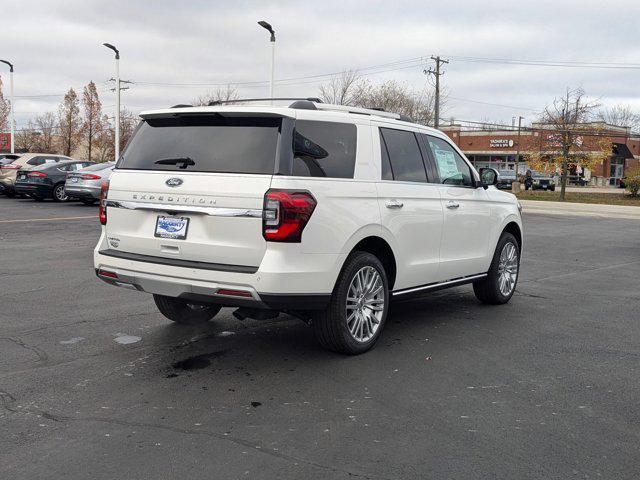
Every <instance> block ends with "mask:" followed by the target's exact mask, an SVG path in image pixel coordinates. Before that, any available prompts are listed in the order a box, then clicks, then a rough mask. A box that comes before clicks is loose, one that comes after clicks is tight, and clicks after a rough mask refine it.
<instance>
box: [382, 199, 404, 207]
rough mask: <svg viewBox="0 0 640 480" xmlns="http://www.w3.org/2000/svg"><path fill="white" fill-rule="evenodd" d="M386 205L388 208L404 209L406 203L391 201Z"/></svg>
mask: <svg viewBox="0 0 640 480" xmlns="http://www.w3.org/2000/svg"><path fill="white" fill-rule="evenodd" d="M386 205H387V208H402V207H403V205H404V203H402V202H399V201H398V200H389V201H388V202H387V203H386Z"/></svg>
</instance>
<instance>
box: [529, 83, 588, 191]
mask: <svg viewBox="0 0 640 480" xmlns="http://www.w3.org/2000/svg"><path fill="white" fill-rule="evenodd" d="M596 108H598V104H596V103H594V102H590V101H589V100H588V99H587V98H586V96H585V93H584V91H583V90H582V89H581V88H577V89H575V90H570V89H567V92H566V95H565V96H564V97H561V98H556V99H555V100H554V101H553V103H552V104H551V105H548V106H547V107H546V108H545V109H544V112H543V113H542V117H541V122H542V123H543V124H544V127H545V128H548V129H550V130H552V131H553V133H554V141H555V142H556V143H557V145H558V146H559V147H560V148H561V150H562V156H561V157H560V160H561V161H560V165H561V177H560V179H561V180H560V181H561V183H560V185H561V187H560V201H564V199H565V190H566V188H567V175H568V174H569V162H570V160H571V158H572V156H573V155H574V154H575V153H576V152H579V151H580V150H581V146H582V143H583V135H584V125H583V124H584V123H586V122H587V121H589V120H590V119H591V118H592V117H593V115H594V111H595V109H596Z"/></svg>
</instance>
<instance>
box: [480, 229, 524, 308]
mask: <svg viewBox="0 0 640 480" xmlns="http://www.w3.org/2000/svg"><path fill="white" fill-rule="evenodd" d="M511 252H512V253H513V255H514V257H512V255H511ZM503 254H506V256H507V257H508V258H507V259H506V260H507V262H506V265H505V262H504V261H503V259H501V256H502V255H503ZM505 269H506V271H505ZM514 273H515V275H514ZM519 274H520V247H519V246H518V241H517V240H516V237H514V236H513V235H512V234H510V233H507V232H505V233H503V234H502V236H501V237H500V240H498V245H497V246H496V250H495V252H494V254H493V260H492V261H491V266H490V267H489V272H488V275H487V276H486V277H485V278H483V279H482V280H478V281H476V282H474V283H473V291H474V293H475V294H476V298H477V299H478V300H480V301H481V302H482V303H487V304H489V305H502V304H504V303H507V302H508V301H509V300H510V299H511V297H512V296H513V293H514V292H515V291H516V285H517V283H518V275H519ZM501 277H503V280H502V281H501Z"/></svg>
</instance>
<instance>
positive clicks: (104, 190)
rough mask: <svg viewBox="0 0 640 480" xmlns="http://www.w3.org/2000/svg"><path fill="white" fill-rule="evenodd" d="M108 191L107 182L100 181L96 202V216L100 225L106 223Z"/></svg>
mask: <svg viewBox="0 0 640 480" xmlns="http://www.w3.org/2000/svg"><path fill="white" fill-rule="evenodd" d="M108 193H109V182H102V186H101V187H100V203H99V204H98V217H99V218H100V223H101V224H102V225H106V224H107V194H108Z"/></svg>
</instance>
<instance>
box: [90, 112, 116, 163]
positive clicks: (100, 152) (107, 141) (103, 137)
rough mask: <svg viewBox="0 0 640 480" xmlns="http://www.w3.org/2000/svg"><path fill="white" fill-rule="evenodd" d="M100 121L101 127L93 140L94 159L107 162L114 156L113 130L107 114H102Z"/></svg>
mask: <svg viewBox="0 0 640 480" xmlns="http://www.w3.org/2000/svg"><path fill="white" fill-rule="evenodd" d="M100 123H101V124H102V129H101V130H100V131H99V132H98V133H97V135H96V141H95V153H96V161H98V162H108V161H111V160H113V156H114V150H113V144H114V140H115V132H114V131H113V127H112V126H111V124H110V123H109V117H108V116H107V115H102V119H101V121H100Z"/></svg>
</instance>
